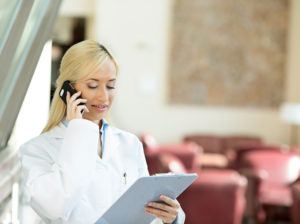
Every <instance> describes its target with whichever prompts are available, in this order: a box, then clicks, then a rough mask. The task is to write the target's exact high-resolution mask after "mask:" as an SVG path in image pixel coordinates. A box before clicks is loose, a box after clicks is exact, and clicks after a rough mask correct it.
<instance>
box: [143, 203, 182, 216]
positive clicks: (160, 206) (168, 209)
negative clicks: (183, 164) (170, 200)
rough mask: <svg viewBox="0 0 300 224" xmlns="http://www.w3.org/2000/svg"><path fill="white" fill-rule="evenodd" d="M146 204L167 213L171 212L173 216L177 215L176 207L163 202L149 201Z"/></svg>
mask: <svg viewBox="0 0 300 224" xmlns="http://www.w3.org/2000/svg"><path fill="white" fill-rule="evenodd" d="M148 206H151V207H152V208H156V209H160V210H162V211H166V212H168V213H169V214H173V215H175V216H177V215H178V211H177V208H174V207H171V206H169V205H166V204H163V203H159V202H150V203H148Z"/></svg>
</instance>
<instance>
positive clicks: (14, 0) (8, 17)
mask: <svg viewBox="0 0 300 224" xmlns="http://www.w3.org/2000/svg"><path fill="white" fill-rule="evenodd" d="M21 3H22V1H21V0H1V1H0V21H1V26H0V52H1V51H2V49H3V46H4V44H5V40H6V39H7V37H8V30H10V29H11V27H12V25H13V23H14V20H15V18H16V16H17V15H18V11H19V9H20V5H21Z"/></svg>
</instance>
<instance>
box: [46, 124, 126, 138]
mask: <svg viewBox="0 0 300 224" xmlns="http://www.w3.org/2000/svg"><path fill="white" fill-rule="evenodd" d="M106 128H107V131H108V132H109V133H110V134H119V133H121V131H120V130H119V129H117V128H113V127H111V126H110V125H107V127H106ZM66 129H67V127H66V126H65V125H64V124H63V122H60V123H59V124H58V125H57V126H55V127H54V128H53V129H51V130H50V131H49V132H47V134H48V135H49V136H50V137H53V138H64V136H65V132H66Z"/></svg>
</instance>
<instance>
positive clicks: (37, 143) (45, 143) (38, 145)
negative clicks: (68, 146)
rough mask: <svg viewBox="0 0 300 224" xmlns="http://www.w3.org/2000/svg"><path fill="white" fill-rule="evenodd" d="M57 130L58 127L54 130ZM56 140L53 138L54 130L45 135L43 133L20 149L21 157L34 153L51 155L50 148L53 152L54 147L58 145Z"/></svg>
mask: <svg viewBox="0 0 300 224" xmlns="http://www.w3.org/2000/svg"><path fill="white" fill-rule="evenodd" d="M55 128H57V126H55V127H54V129H55ZM55 140H56V139H55V138H53V129H52V130H50V131H47V132H45V133H42V134H40V135H38V136H36V137H34V138H32V139H30V140H28V141H26V142H25V143H23V144H22V145H21V146H20V148H19V153H20V155H24V154H26V155H28V154H32V153H34V154H35V155H36V153H38V154H45V155H48V154H49V152H48V151H49V147H50V148H51V150H52V151H53V147H54V146H55V145H56V142H54V141H55Z"/></svg>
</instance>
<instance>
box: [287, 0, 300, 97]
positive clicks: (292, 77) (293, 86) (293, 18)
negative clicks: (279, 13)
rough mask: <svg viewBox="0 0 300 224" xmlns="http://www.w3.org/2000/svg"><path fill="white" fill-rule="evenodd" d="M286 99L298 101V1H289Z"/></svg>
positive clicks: (299, 15) (299, 80)
mask: <svg viewBox="0 0 300 224" xmlns="http://www.w3.org/2000/svg"><path fill="white" fill-rule="evenodd" d="M290 12H291V13H290V27H289V28H290V33H289V39H288V48H289V52H288V60H287V62H288V63H287V74H288V76H287V83H286V84H287V85H286V87H287V93H286V99H287V100H288V101H291V102H300V88H299V85H300V41H299V40H300V1H299V0H292V1H291V11H290Z"/></svg>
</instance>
